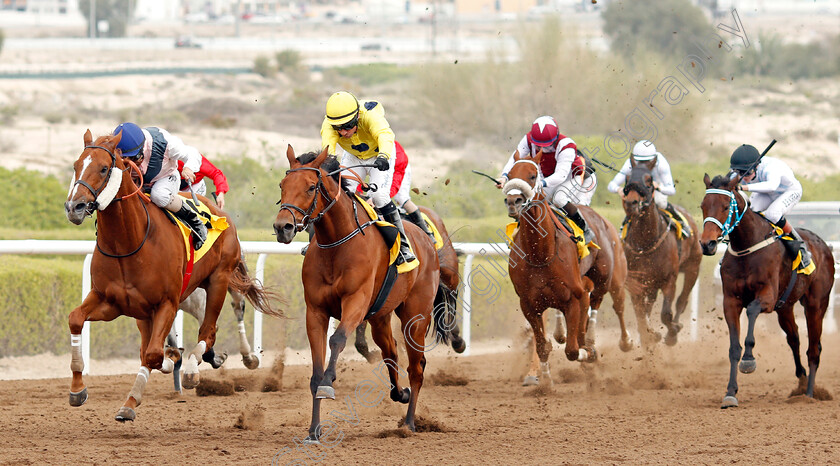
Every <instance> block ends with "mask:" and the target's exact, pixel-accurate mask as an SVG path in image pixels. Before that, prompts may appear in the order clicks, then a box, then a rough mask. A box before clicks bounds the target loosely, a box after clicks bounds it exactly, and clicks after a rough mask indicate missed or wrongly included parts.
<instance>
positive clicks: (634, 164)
mask: <svg viewBox="0 0 840 466" xmlns="http://www.w3.org/2000/svg"><path fill="white" fill-rule="evenodd" d="M630 167H631V168H636V158H635V157H633V155H632V154H631V155H630Z"/></svg>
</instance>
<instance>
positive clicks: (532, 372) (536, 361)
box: [522, 329, 565, 387]
mask: <svg viewBox="0 0 840 466" xmlns="http://www.w3.org/2000/svg"><path fill="white" fill-rule="evenodd" d="M529 333H530V334H531V338H529V339H528V344H527V345H525V346H526V349H525V351H527V352H528V353H529V354H530V355H531V357H530V358H529V359H530V361H531V362H530V364H529V365H528V373H527V374H526V375H525V378H524V379H522V386H523V387H530V386H533V385H538V384H539V383H540V376H539V369H540V357H539V355H537V345H536V339H535V338H534V332H533V329H532V331H531V332H529ZM563 338H565V335H564V336H563Z"/></svg>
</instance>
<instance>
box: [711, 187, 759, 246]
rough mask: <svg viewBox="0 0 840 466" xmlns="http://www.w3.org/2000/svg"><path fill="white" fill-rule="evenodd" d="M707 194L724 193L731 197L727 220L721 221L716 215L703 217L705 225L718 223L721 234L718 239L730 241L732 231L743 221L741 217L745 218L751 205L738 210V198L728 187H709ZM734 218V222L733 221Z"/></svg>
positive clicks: (725, 241)
mask: <svg viewBox="0 0 840 466" xmlns="http://www.w3.org/2000/svg"><path fill="white" fill-rule="evenodd" d="M706 194H722V195H724V196H728V197H729V213H728V214H727V216H726V221H725V222H723V223H720V220H718V219H716V218H715V217H706V218H704V219H703V225H706V223H709V222H711V223H714V224H715V225H717V226H718V227H719V228H720V230H721V233H720V236H718V237H717V239H716V241H719V242H724V243H728V242H729V238H727V237H728V236H729V234H730V233H732V231H733V230H734V229H735V227H737V226H738V224H740V223H741V219H743V218H744V214H746V213H747V209H749V205H747V204H744V211H743V212H738V200H737V199H736V198H735V194H734V193H733V192H732V191H729V190H726V189H714V188H709V189H707V190H706ZM733 220H734V222H733Z"/></svg>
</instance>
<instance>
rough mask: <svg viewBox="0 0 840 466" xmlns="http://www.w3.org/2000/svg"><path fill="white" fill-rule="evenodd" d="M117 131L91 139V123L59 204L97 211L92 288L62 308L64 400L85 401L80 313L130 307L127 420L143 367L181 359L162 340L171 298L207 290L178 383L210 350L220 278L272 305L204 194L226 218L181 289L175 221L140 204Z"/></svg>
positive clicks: (224, 285)
mask: <svg viewBox="0 0 840 466" xmlns="http://www.w3.org/2000/svg"><path fill="white" fill-rule="evenodd" d="M121 136H122V133H120V134H117V135H115V136H101V137H99V138H97V139H96V142H93V141H92V137H91V134H90V130H88V131H87V132H86V133H85V135H84V143H85V146H84V150H83V151H82V154H81V155H80V156H79V159H78V160H76V162H75V163H74V164H73V168H74V170H75V174H74V181H73V184H72V185H71V186H70V193H69V194H68V196H67V202H66V203H65V204H64V208H65V211H66V214H67V219H68V220H70V221H71V222H72V223H74V224H76V225H80V224H81V223H82V222H83V221H84V220H85V218H86V217H87V216H88V215H92V214H93V212H94V211H96V212H97V215H96V250H95V251H94V253H93V259H92V261H91V291H90V293H88V295H87V297H85V299H84V300H83V302H82V304H81V306H79V307H77V308H76V309H74V310H73V312H71V313H70V318H69V323H70V342H71V355H72V360H71V364H70V368H71V370H72V371H73V380H72V382H71V384H70V405H71V406H81V405H82V404H84V403H85V401H87V397H88V395H87V388H86V387H85V383H84V381H83V379H82V371H83V370H84V361H83V360H82V356H81V355H82V351H81V333H82V326H83V325H84V323H85V322H87V321H100V320H104V321H110V320H114V319H116V318H117V317H119V316H121V315H125V316H129V317H133V318H134V319H136V321H137V328H138V329H139V330H140V336H141V347H140V361H141V367H140V371H139V372H138V374H137V378H136V380H135V382H134V386H133V387H132V389H131V391H130V392H129V394H128V398H127V399H126V401H125V404H123V406H122V408H120V409H119V411H118V412H117V415H116V419H117V420H118V421H133V420H134V418H135V411H134V409H135V408H136V407H137V406H139V405H140V401H141V398H142V395H143V389H144V387H145V385H146V382H147V381H148V378H149V371H150V370H152V369H160V370H161V372H166V373H169V372H171V371H172V370H173V368H174V365H175V363H176V362H178V360H180V357H181V355H180V353H179V352H178V350H177V349H176V348H167V350H166V352H165V353H164V341H165V340H166V337H167V335H168V333H169V329H170V328H172V322H173V320H174V319H175V312H176V311H177V310H178V303H180V302H181V299H182V298H183V297H185V296H188V295H189V294H190V293H192V292H193V291H194V290H195V289H196V288H197V287H201V288H204V289H205V290H206V291H207V305H206V310H205V316H204V320H203V322H202V324H201V326H200V328H199V331H198V344H197V345H196V346H195V348H194V349H193V350H192V352H191V353H190V354H189V356H188V357H187V358H186V367H185V374H184V386H185V387H186V388H194V387H195V386H197V385H198V382H199V374H198V364H199V361H200V360H201V359H204V360H207V359H212V358H213V356H214V355H213V353H212V349H213V344H214V343H215V341H216V319H217V318H218V316H219V311H220V310H221V308H222V305H223V304H224V300H225V293H226V291H227V289H228V286H231V287H232V288H233V289H235V290H236V291H238V292H240V293H242V294H244V295H245V296H246V297H247V298H248V300H249V301H250V302H251V304H253V305H254V307H255V308H257V309H259V310H260V311H262V312H265V313H267V314H272V315H280V314H281V313H280V312H279V311H275V310H274V309H272V308H271V306H270V303H269V302H268V298H269V295H268V294H267V293H266V291H265V290H263V289H262V287H261V286H260V285H259V283H257V282H255V281H254V280H253V279H251V278H250V277H249V276H248V274H247V272H246V270H245V264H244V263H243V262H242V261H241V260H240V250H239V240H238V239H237V237H236V228H235V227H234V226H233V224H232V223H231V219H230V218H229V217H227V216H226V215H225V214H224V212H222V211H220V210H219V209H218V208H216V207H215V206H214V205H213V204H212V203H210V202H208V201H207V200H206V199H205V198H202V201H203V202H205V203H206V204H207V205H208V207H209V208H210V210H211V211H212V212H213V214H215V215H218V216H224V217H226V218H227V221H228V223H229V224H230V227H229V228H228V229H226V230H224V231H223V232H222V233H221V235H220V236H219V238H218V239H217V240H216V242H215V243H214V244H213V246H212V248H211V249H210V250H209V251H208V252H207V253H206V254H205V255H204V257H202V258H201V260H199V261H198V262H196V263H195V265H194V268H193V270H192V275H191V276H190V278H189V283H188V285H187V287H186V289H185V290H183V293H182V287H183V282H184V276H185V272H186V270H187V261H188V259H189V257H188V254H187V250H186V248H185V245H184V239H183V237H182V236H181V231H180V229H179V228H178V227H177V226H176V225H175V224H173V223H172V222H171V221H170V220H169V219H168V218H167V217H166V214H164V212H163V210H162V209H159V208H158V207H156V206H154V205H148V204H149V203H150V201H149V200H148V198H147V197H146V196H144V195H142V194H138V193H139V190H140V189H139V188H138V187H137V186H135V185H134V182H133V181H132V178H131V173H130V169H132V168H133V169H135V170H137V167H136V165H134V164H133V163H131V164H127V163H126V162H125V161H124V160H123V158H122V157H121V155H122V153H121V151H120V150H119V149H118V148H117V144H118V143H119V141H120V138H121Z"/></svg>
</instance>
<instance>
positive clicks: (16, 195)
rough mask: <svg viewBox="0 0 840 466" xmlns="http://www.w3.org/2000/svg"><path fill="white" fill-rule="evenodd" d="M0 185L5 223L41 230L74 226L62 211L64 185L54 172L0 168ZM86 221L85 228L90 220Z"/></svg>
mask: <svg viewBox="0 0 840 466" xmlns="http://www.w3.org/2000/svg"><path fill="white" fill-rule="evenodd" d="M0 186H3V190H4V191H5V193H6V199H5V200H4V202H2V203H0V218H2V219H3V223H4V224H5V225H14V226H15V227H17V228H24V229H26V228H31V229H40V230H46V229H61V228H71V227H75V226H74V225H73V224H71V223H70V222H68V221H67V217H66V216H65V214H64V202H65V201H66V200H67V185H66V184H64V183H63V182H59V181H58V180H57V179H56V178H55V177H54V176H51V175H44V174H42V173H39V172H35V171H29V170H25V169H22V168H19V169H16V170H8V169H5V168H0ZM86 223H87V227H88V228H89V227H91V226H92V224H93V222H86Z"/></svg>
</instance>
